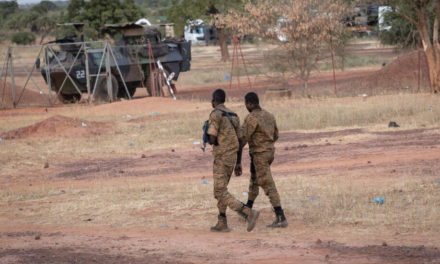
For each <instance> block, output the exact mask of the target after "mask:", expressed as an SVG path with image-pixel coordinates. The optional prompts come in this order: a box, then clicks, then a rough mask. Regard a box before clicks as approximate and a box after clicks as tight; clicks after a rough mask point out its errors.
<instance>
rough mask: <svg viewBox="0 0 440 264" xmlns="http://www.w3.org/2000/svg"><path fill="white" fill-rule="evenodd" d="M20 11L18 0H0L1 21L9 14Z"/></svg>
mask: <svg viewBox="0 0 440 264" xmlns="http://www.w3.org/2000/svg"><path fill="white" fill-rule="evenodd" d="M17 11H18V4H17V2H16V1H4V2H0V22H3V21H5V20H6V19H7V18H8V17H9V16H11V15H12V14H14V13H15V12H17Z"/></svg>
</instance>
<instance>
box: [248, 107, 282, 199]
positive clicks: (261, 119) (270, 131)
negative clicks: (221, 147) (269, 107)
mask: <svg viewBox="0 0 440 264" xmlns="http://www.w3.org/2000/svg"><path fill="white" fill-rule="evenodd" d="M277 139H278V128H277V124H276V121H275V117H274V116H273V115H272V114H271V113H269V112H267V111H265V110H263V109H261V108H257V109H254V110H253V111H252V112H250V113H249V115H248V116H247V117H246V119H245V121H244V124H243V137H242V142H243V146H244V145H246V143H248V144H249V154H250V156H251V179H250V183H249V197H248V199H249V200H252V201H254V200H255V199H256V198H257V196H258V193H259V187H261V188H263V190H264V192H265V193H266V195H267V196H268V197H269V200H270V203H271V204H272V206H273V207H279V206H281V201H280V196H279V194H278V191H277V188H276V186H275V182H274V181H273V178H272V174H271V172H270V165H271V164H272V162H273V160H274V153H275V147H274V143H275V141H276V140H277Z"/></svg>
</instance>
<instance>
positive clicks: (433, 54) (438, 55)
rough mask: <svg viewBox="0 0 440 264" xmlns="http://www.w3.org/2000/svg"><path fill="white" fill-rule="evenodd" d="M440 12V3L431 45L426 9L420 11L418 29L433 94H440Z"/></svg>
mask: <svg viewBox="0 0 440 264" xmlns="http://www.w3.org/2000/svg"><path fill="white" fill-rule="evenodd" d="M439 12H440V2H439V6H438V9H437V14H436V18H435V21H434V34H433V40H432V43H431V37H430V34H429V32H430V30H429V19H428V18H427V17H426V14H425V10H424V9H420V10H418V23H417V28H418V31H419V37H420V39H421V41H422V45H423V50H424V51H425V55H426V60H427V62H428V72H429V80H430V85H431V92H432V93H438V92H440V45H439V42H438V26H439V23H438V16H439Z"/></svg>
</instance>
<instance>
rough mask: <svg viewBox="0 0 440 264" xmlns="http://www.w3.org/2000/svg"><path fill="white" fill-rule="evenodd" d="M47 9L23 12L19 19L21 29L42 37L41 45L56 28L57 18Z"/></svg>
mask: <svg viewBox="0 0 440 264" xmlns="http://www.w3.org/2000/svg"><path fill="white" fill-rule="evenodd" d="M46 10H47V9H43V8H37V9H31V10H29V11H26V12H23V14H22V15H21V16H20V17H19V21H18V23H19V28H26V29H28V30H30V31H31V32H33V33H35V34H37V35H39V36H40V44H41V43H43V40H44V39H45V38H46V37H47V36H48V35H49V34H50V33H51V32H53V30H54V29H55V27H56V18H55V16H54V15H52V14H50V13H49V12H48V11H46Z"/></svg>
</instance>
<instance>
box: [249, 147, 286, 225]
mask: <svg viewBox="0 0 440 264" xmlns="http://www.w3.org/2000/svg"><path fill="white" fill-rule="evenodd" d="M272 161H273V153H270V152H269V153H259V154H255V155H254V164H255V170H256V175H257V183H258V185H259V186H261V188H263V190H264V192H265V194H266V195H267V196H268V197H269V200H270V203H271V205H272V206H273V208H274V211H275V215H276V220H275V221H274V222H273V223H272V224H270V225H268V227H287V220H286V217H285V215H284V211H283V209H282V207H281V200H280V195H279V194H278V190H277V188H276V185H275V182H274V180H273V177H272V173H271V171H270V164H272Z"/></svg>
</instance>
